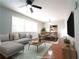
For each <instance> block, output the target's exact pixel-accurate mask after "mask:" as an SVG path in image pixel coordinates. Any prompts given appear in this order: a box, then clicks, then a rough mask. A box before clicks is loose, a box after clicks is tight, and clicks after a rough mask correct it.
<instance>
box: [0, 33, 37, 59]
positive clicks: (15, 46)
mask: <svg viewBox="0 0 79 59" xmlns="http://www.w3.org/2000/svg"><path fill="white" fill-rule="evenodd" d="M37 37H38V34H37V33H34V32H13V33H9V34H5V35H0V41H1V44H0V54H2V55H3V56H4V57H6V58H8V57H10V56H12V55H14V54H16V53H18V52H19V51H21V50H23V49H24V44H25V43H28V42H29V41H30V40H31V39H34V38H37Z"/></svg>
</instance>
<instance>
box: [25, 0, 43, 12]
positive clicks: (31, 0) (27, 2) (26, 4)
mask: <svg viewBox="0 0 79 59" xmlns="http://www.w3.org/2000/svg"><path fill="white" fill-rule="evenodd" d="M33 2H34V0H25V6H28V5H30V6H31V7H30V11H31V13H33V9H32V7H34V8H38V9H42V7H41V6H38V5H33Z"/></svg>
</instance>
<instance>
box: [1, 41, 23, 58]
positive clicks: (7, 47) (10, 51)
mask: <svg viewBox="0 0 79 59" xmlns="http://www.w3.org/2000/svg"><path fill="white" fill-rule="evenodd" d="M23 49H24V45H22V44H20V43H16V42H10V41H8V42H3V43H2V44H1V45H0V53H1V54H2V55H3V56H5V57H9V56H12V55H14V54H15V53H17V52H19V51H20V50H23Z"/></svg>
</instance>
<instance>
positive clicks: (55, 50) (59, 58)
mask: <svg viewBox="0 0 79 59" xmlns="http://www.w3.org/2000/svg"><path fill="white" fill-rule="evenodd" d="M42 59H63V55H62V49H61V47H60V45H59V44H53V45H52V46H51V47H50V48H49V50H48V51H47V52H46V53H45V55H44V56H43V57H42Z"/></svg>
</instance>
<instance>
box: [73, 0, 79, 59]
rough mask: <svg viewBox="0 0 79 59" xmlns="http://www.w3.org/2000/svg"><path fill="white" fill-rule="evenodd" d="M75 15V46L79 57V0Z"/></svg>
mask: <svg viewBox="0 0 79 59" xmlns="http://www.w3.org/2000/svg"><path fill="white" fill-rule="evenodd" d="M74 16H75V46H76V49H77V52H78V59H79V0H78V9H77V10H75V11H74Z"/></svg>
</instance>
